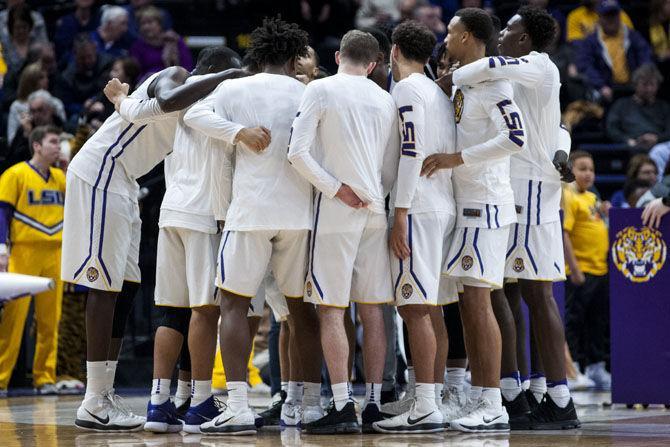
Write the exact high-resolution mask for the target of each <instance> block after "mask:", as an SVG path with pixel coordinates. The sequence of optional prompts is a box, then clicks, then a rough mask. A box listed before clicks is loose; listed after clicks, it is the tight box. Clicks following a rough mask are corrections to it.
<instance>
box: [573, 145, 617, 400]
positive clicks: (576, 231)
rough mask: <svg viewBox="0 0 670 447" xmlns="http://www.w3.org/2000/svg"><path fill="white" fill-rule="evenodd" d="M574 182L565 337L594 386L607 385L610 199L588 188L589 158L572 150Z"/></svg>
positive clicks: (591, 178) (590, 180)
mask: <svg viewBox="0 0 670 447" xmlns="http://www.w3.org/2000/svg"><path fill="white" fill-rule="evenodd" d="M570 159H571V160H572V165H573V167H572V172H573V174H574V175H575V182H574V183H573V184H571V185H570V186H567V187H566V188H564V190H563V212H564V220H563V243H564V249H565V259H566V262H567V264H568V265H567V267H568V268H567V269H566V271H567V273H568V275H569V280H568V281H566V283H565V284H566V300H565V303H566V312H565V338H566V340H567V342H568V346H569V347H570V351H571V353H572V357H573V358H574V359H575V360H576V361H577V362H580V363H581V364H582V365H585V366H586V375H587V376H588V377H589V378H590V379H591V380H593V381H594V382H595V383H596V386H597V387H599V388H603V389H608V388H609V387H610V384H611V377H610V375H609V373H608V372H607V370H606V369H605V362H606V360H607V359H608V358H609V282H608V276H607V254H608V251H609V238H608V230H607V224H606V223H605V219H606V216H607V213H608V209H609V203H608V202H605V203H601V202H600V200H599V199H598V197H597V196H596V195H595V194H594V193H592V192H591V191H589V189H590V188H591V187H592V186H593V183H594V180H595V172H594V167H593V158H591V154H589V153H588V152H584V151H575V152H573V153H572V154H571V156H570Z"/></svg>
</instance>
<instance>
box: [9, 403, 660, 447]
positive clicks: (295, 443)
mask: <svg viewBox="0 0 670 447" xmlns="http://www.w3.org/2000/svg"><path fill="white" fill-rule="evenodd" d="M80 399H81V398H80V397H75V396H72V397H39V398H38V397H16V398H9V399H0V447H18V446H21V447H24V446H39V447H55V446H78V447H84V446H112V447H126V446H128V447H131V446H132V447H135V446H147V447H150V446H155V447H159V446H198V445H202V446H224V445H226V446H228V445H229V446H262V447H266V446H267V447H270V446H283V447H301V446H304V447H316V446H324V447H325V446H338V447H372V446H374V447H409V446H416V447H420V446H434V447H447V446H449V447H452V446H453V447H456V446H458V447H507V446H528V447H531V446H532V447H538V446H552V447H553V446H644V447H657V446H658V447H661V446H663V447H668V446H670V410H666V409H665V408H664V407H662V406H651V407H649V409H646V410H644V409H640V408H638V409H631V410H629V409H626V407H625V406H622V405H614V406H611V407H608V406H604V405H603V403H605V402H607V401H608V400H609V394H607V393H586V392H583V393H577V394H576V395H575V402H576V403H577V408H578V410H577V411H578V413H579V417H580V419H581V420H582V424H583V425H582V428H581V429H580V430H575V431H563V432H514V433H513V434H511V435H504V436H500V435H497V436H478V435H462V434H455V433H452V432H445V433H444V434H440V435H414V436H391V435H362V436H361V435H356V436H313V435H311V436H310V435H301V434H300V432H299V431H297V430H294V429H290V430H285V431H283V432H280V431H279V430H276V429H275V430H272V429H267V430H262V431H261V432H259V434H258V435H257V436H244V437H243V436H238V437H222V436H201V435H181V434H172V435H154V434H150V433H144V432H137V433H131V434H106V433H103V434H98V433H90V432H84V431H80V430H78V429H76V428H75V427H74V426H73V419H74V413H75V411H76V408H77V406H78V405H79V402H80ZM268 400H269V399H267V398H259V397H254V398H252V399H251V404H252V406H254V407H257V408H258V409H261V408H263V407H264V406H265V405H267V403H268ZM126 402H127V403H128V405H129V406H130V407H131V408H133V410H134V411H136V412H137V413H138V414H144V413H145V408H146V397H145V396H141V397H130V398H127V400H126Z"/></svg>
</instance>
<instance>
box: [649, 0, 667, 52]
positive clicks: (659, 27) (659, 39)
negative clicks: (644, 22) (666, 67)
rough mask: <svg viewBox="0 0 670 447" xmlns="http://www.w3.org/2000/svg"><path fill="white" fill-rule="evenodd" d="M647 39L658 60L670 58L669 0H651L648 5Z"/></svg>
mask: <svg viewBox="0 0 670 447" xmlns="http://www.w3.org/2000/svg"><path fill="white" fill-rule="evenodd" d="M649 10H650V14H649V41H650V42H651V47H652V48H653V49H654V56H656V60H658V61H659V62H665V61H668V60H670V0H652V1H651V3H650V5H649Z"/></svg>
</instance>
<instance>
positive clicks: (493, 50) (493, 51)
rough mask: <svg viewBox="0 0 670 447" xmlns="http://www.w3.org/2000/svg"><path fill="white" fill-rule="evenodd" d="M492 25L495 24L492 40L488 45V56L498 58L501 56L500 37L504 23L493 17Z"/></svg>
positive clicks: (495, 16)
mask: <svg viewBox="0 0 670 447" xmlns="http://www.w3.org/2000/svg"><path fill="white" fill-rule="evenodd" d="M491 23H492V24H493V32H492V33H491V38H490V39H489V41H488V42H487V43H486V56H498V55H499V54H500V52H499V51H498V36H500V29H501V28H502V22H501V21H500V18H499V17H498V16H497V15H492V16H491Z"/></svg>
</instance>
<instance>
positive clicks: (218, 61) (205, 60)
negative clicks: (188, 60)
mask: <svg viewBox="0 0 670 447" xmlns="http://www.w3.org/2000/svg"><path fill="white" fill-rule="evenodd" d="M241 65H242V60H241V58H240V55H239V54H237V53H236V52H234V51H233V50H231V49H230V48H228V47H226V46H224V45H217V46H211V47H207V48H205V49H203V50H202V51H201V52H200V54H198V61H197V62H196V64H195V70H193V74H199V75H202V74H207V73H218V72H220V71H223V70H228V69H229V68H240V66H241Z"/></svg>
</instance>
